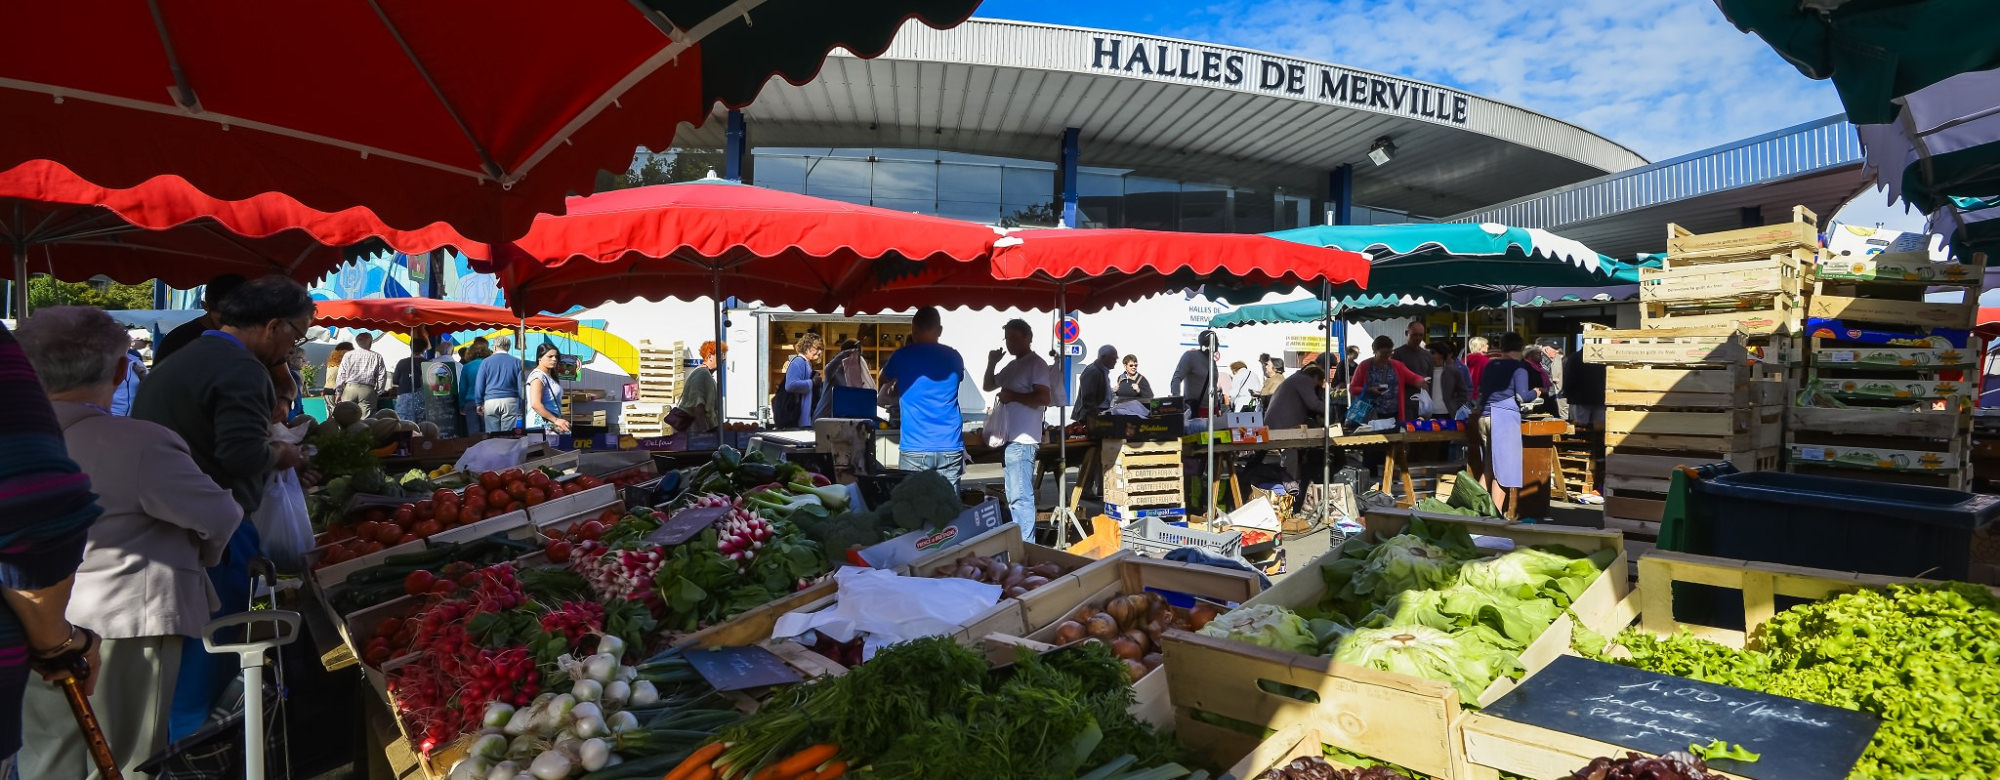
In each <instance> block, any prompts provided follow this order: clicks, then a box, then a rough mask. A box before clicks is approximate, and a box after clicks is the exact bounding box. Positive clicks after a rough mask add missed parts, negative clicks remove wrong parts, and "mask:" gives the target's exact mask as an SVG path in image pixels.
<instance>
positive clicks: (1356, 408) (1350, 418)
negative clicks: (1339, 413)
mask: <svg viewBox="0 0 2000 780" xmlns="http://www.w3.org/2000/svg"><path fill="white" fill-rule="evenodd" d="M1374 415H1375V403H1374V402H1373V401H1370V400H1369V399H1368V397H1367V396H1365V395H1364V396H1362V397H1360V398H1356V399H1354V401H1353V402H1351V403H1349V404H1348V405H1347V424H1348V425H1355V426H1360V425H1367V424H1368V419H1369V418H1370V417H1373V416H1374Z"/></svg>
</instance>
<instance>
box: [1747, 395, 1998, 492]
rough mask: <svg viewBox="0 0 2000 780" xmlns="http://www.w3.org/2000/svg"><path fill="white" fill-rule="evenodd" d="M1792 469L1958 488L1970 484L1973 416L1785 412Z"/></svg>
mask: <svg viewBox="0 0 2000 780" xmlns="http://www.w3.org/2000/svg"><path fill="white" fill-rule="evenodd" d="M1786 425H1787V428H1788V433H1787V437H1786V442H1785V450H1786V463H1787V465H1788V466H1789V467H1792V469H1793V470H1794V471H1801V472H1805V471H1811V472H1816V473H1828V474H1837V475H1839V476H1844V477H1853V478H1864V479H1870V480H1872V481H1881V482H1892V483H1900V484H1926V485H1932V486H1936V487H1949V488H1952V489H1955V490H1963V489H1966V488H1967V487H1969V486H1970V485H1971V484H1972V471H1971V464H1972V458H1971V455H1970V448H1971V441H1972V417H1971V415H1970V414H1966V413H1963V412H1950V411H1937V412H1905V411H1900V410H1896V409H1882V408H1866V407H1857V408H1847V409H1825V408H1819V407H1794V408H1792V409H1789V410H1787V411H1786Z"/></svg>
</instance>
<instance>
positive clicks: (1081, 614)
mask: <svg viewBox="0 0 2000 780" xmlns="http://www.w3.org/2000/svg"><path fill="white" fill-rule="evenodd" d="M1095 614H1097V609H1096V608H1094V607H1092V606H1090V605H1089V604H1085V605H1083V606H1080V607H1077V608H1076V609H1075V610H1073V611H1071V612H1070V613H1069V619H1071V620H1074V621H1076V622H1078V623H1085V622H1089V620H1090V616H1091V615H1095Z"/></svg>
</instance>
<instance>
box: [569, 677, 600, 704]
mask: <svg viewBox="0 0 2000 780" xmlns="http://www.w3.org/2000/svg"><path fill="white" fill-rule="evenodd" d="M569 693H570V695H571V696H575V697H576V700H577V701H600V700H602V699H603V698H604V685H603V683H599V682H598V681H596V680H591V679H583V680H577V681H576V684H575V685H572V686H570V689H569Z"/></svg>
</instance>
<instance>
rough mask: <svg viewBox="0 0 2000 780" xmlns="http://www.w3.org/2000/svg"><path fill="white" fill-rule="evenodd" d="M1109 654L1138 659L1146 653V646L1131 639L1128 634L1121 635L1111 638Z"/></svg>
mask: <svg viewBox="0 0 2000 780" xmlns="http://www.w3.org/2000/svg"><path fill="white" fill-rule="evenodd" d="M1111 654H1112V655H1115V656H1118V657H1119V658H1127V659H1132V660H1138V659H1139V658H1140V657H1141V656H1144V655H1145V654H1146V648H1144V647H1142V646H1140V645H1139V643H1137V642H1134V641H1132V638H1131V637H1129V636H1121V637H1119V638H1117V639H1113V640H1111Z"/></svg>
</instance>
